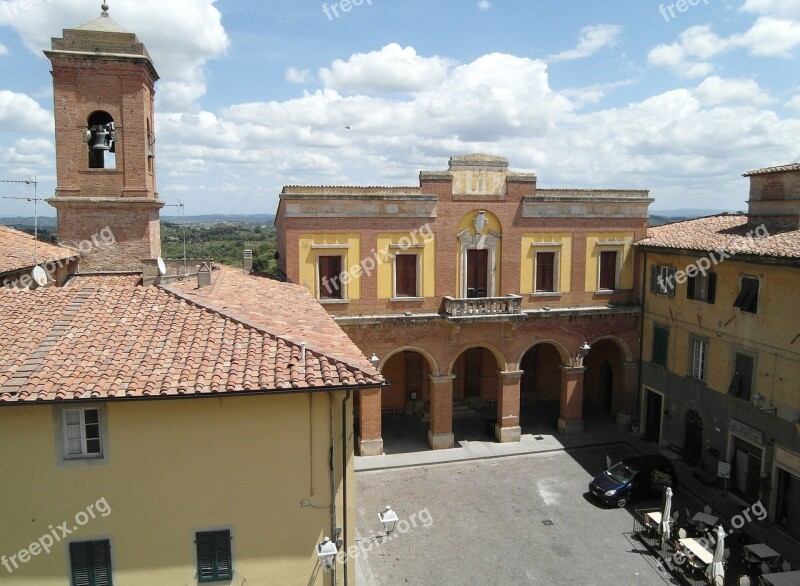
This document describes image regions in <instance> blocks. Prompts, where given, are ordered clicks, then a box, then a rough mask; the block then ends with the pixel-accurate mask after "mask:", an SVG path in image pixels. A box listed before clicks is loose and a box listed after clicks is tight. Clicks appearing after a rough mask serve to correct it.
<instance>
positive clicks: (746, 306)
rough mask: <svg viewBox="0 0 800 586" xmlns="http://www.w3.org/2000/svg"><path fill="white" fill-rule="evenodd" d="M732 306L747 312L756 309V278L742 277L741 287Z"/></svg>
mask: <svg viewBox="0 0 800 586" xmlns="http://www.w3.org/2000/svg"><path fill="white" fill-rule="evenodd" d="M733 306H734V307H738V308H739V309H741V310H742V311H747V312H749V313H756V312H757V311H758V279H754V278H752V277H742V288H741V289H740V290H739V295H738V296H737V297H736V301H734V302H733Z"/></svg>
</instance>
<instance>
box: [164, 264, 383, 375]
mask: <svg viewBox="0 0 800 586" xmlns="http://www.w3.org/2000/svg"><path fill="white" fill-rule="evenodd" d="M211 278H212V284H211V287H206V288H203V289H198V288H197V280H196V279H187V280H185V281H179V282H177V283H173V284H172V285H169V286H167V287H166V288H167V289H168V290H170V291H174V292H176V293H179V294H180V295H182V296H184V297H186V298H187V299H192V300H194V301H196V302H198V303H201V304H204V305H206V306H208V307H211V308H213V309H215V310H217V311H221V312H224V313H225V314H226V315H230V316H234V317H237V318H239V319H242V320H247V321H250V322H253V323H255V324H257V325H258V326H259V327H263V328H264V329H265V331H268V332H271V333H273V334H280V335H282V336H285V337H287V338H290V339H292V340H294V341H295V342H297V343H303V342H305V343H306V345H307V347H309V348H315V349H324V351H325V353H326V354H328V355H329V356H334V357H337V358H339V359H341V360H345V361H347V362H350V363H352V364H353V365H354V366H357V367H359V368H363V369H371V368H372V365H371V364H370V363H369V361H368V360H367V359H366V358H365V357H364V354H363V353H362V352H361V350H359V348H358V346H356V345H355V343H354V342H353V341H352V340H351V339H350V338H349V337H348V336H347V334H345V333H344V332H343V331H342V329H341V328H340V327H339V326H338V325H337V324H336V322H335V321H334V320H333V318H332V317H331V316H330V314H328V312H327V311H325V309H324V308H323V307H322V306H321V305H320V304H319V301H317V300H316V299H315V298H314V296H313V295H311V293H310V292H309V291H308V289H306V288H305V287H303V286H301V285H295V284H292V283H281V282H279V281H274V280H272V279H267V278H263V277H256V276H253V275H248V274H247V273H245V272H244V271H243V270H242V269H236V268H233V267H228V266H225V265H214V270H213V271H212V273H211Z"/></svg>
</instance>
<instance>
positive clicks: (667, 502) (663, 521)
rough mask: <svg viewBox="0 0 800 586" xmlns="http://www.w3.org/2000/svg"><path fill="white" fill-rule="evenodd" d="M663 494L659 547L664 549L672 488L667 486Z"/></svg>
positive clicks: (667, 538)
mask: <svg viewBox="0 0 800 586" xmlns="http://www.w3.org/2000/svg"><path fill="white" fill-rule="evenodd" d="M665 495H666V496H665V498H664V510H663V511H661V549H666V548H667V541H669V522H670V520H671V519H670V515H671V514H672V489H671V488H670V487H669V486H668V487H667V490H666V492H665Z"/></svg>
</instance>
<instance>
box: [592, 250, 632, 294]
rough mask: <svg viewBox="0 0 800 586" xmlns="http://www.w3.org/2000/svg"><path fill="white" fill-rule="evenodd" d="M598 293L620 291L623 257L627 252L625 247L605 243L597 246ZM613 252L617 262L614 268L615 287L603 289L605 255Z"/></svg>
mask: <svg viewBox="0 0 800 586" xmlns="http://www.w3.org/2000/svg"><path fill="white" fill-rule="evenodd" d="M597 248H598V251H597V291H598V292H613V291H617V290H619V288H620V286H621V281H622V256H623V253H624V252H625V249H624V247H623V246H619V245H617V244H614V245H608V244H604V243H598V244H597ZM611 252H613V253H614V254H615V255H616V262H615V266H614V287H613V288H611V289H609V288H604V287H602V279H603V254H604V253H611Z"/></svg>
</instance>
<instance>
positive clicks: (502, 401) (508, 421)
mask: <svg viewBox="0 0 800 586" xmlns="http://www.w3.org/2000/svg"><path fill="white" fill-rule="evenodd" d="M523 374H524V371H522V370H513V371H508V372H503V371H501V372H500V373H499V375H500V376H498V377H497V380H498V389H497V424H496V425H495V427H494V435H495V438H497V441H498V442H501V443H506V442H518V441H519V440H520V437H521V436H522V428H521V427H520V426H519V393H520V381H521V380H522V375H523Z"/></svg>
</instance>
